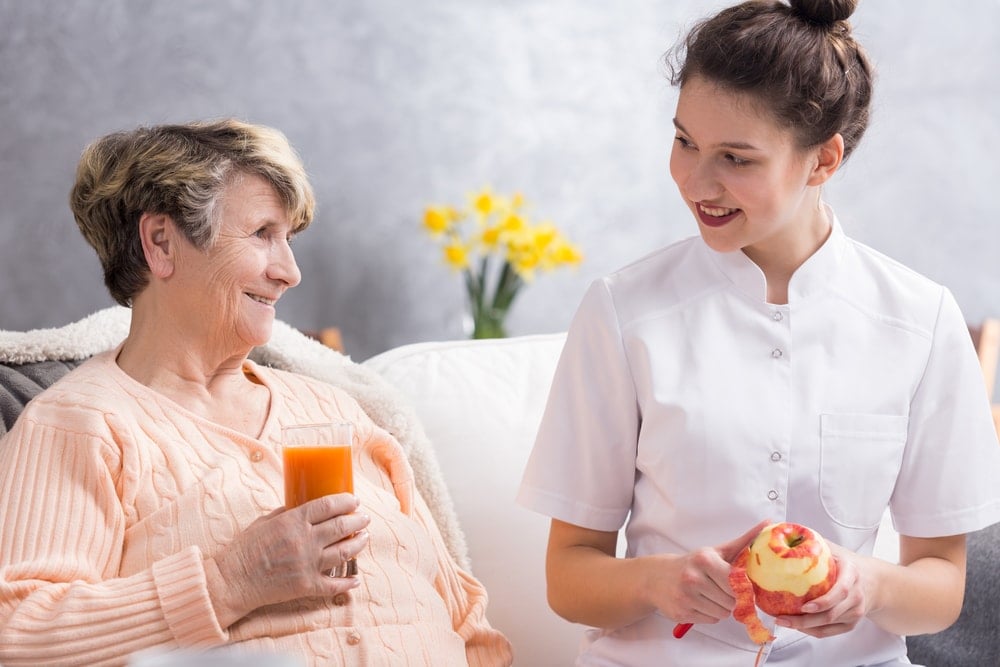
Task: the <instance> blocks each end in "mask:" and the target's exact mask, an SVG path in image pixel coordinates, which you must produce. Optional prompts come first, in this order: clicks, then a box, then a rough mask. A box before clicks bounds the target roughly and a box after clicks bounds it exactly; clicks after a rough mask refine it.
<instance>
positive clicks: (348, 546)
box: [206, 493, 370, 628]
mask: <svg viewBox="0 0 1000 667" xmlns="http://www.w3.org/2000/svg"><path fill="white" fill-rule="evenodd" d="M357 510H358V500H357V498H356V497H355V496H353V495H351V494H347V493H340V494H336V495H331V496H324V497H322V498H317V499H315V500H311V501H309V502H307V503H304V504H302V505H300V506H298V507H295V508H293V509H285V508H284V507H281V508H278V509H276V510H275V511H273V512H271V513H270V514H267V515H266V516H263V517H261V518H259V519H257V520H256V521H254V522H253V523H252V524H250V525H249V526H247V528H246V529H245V530H244V531H243V532H241V533H240V534H238V535H237V536H236V537H235V538H234V539H233V541H232V542H230V543H229V544H228V545H227V546H226V547H225V548H224V549H223V550H222V551H221V552H220V553H218V554H217V555H216V556H215V558H214V559H211V560H210V561H207V563H206V573H207V576H208V578H209V581H208V584H209V593H210V595H211V597H212V602H213V605H214V606H215V609H216V616H217V617H218V618H219V623H220V625H222V627H223V628H225V627H228V626H229V625H230V624H232V623H233V622H235V621H236V620H238V619H240V618H242V617H243V616H245V615H246V614H248V613H250V612H251V611H253V610H254V609H257V608H258V607H263V606H266V605H270V604H277V603H280V602H286V601H288V600H294V599H297V598H302V597H333V596H335V595H337V594H339V593H344V592H347V591H349V590H350V589H352V588H355V587H356V586H357V585H358V581H357V579H356V578H354V577H349V578H334V577H330V576H328V575H327V574H326V573H327V572H329V571H330V570H331V569H332V568H334V567H336V566H338V565H340V564H341V563H343V562H344V561H347V560H349V559H351V558H354V557H355V556H357V555H358V554H359V553H360V552H361V550H362V549H363V548H364V547H365V545H366V544H367V543H368V533H367V531H365V530H364V529H365V528H366V527H367V526H368V524H369V521H370V519H369V518H368V516H367V515H365V514H364V513H363V512H358V511H357ZM212 564H214V566H215V567H214V568H213V567H212Z"/></svg>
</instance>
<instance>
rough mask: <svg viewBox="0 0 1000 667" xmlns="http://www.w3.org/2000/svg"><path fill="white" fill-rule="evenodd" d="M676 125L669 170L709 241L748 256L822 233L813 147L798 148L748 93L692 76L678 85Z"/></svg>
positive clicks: (720, 248)
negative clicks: (813, 180) (813, 183)
mask: <svg viewBox="0 0 1000 667" xmlns="http://www.w3.org/2000/svg"><path fill="white" fill-rule="evenodd" d="M674 125H675V126H676V128H677V136H676V139H675V141H674V146H673V150H672V152H671V155H670V175H671V176H672V177H673V179H674V181H675V182H676V183H677V187H678V189H679V190H680V193H681V196H682V197H683V198H684V201H685V202H686V203H687V205H688V208H690V209H691V211H692V213H694V217H695V220H697V222H698V229H699V231H700V232H701V235H702V238H704V240H705V242H706V243H707V244H708V245H709V247H711V248H712V249H714V250H717V251H719V252H731V251H735V250H740V249H743V250H745V251H746V252H747V254H749V255H751V257H753V253H752V251H753V250H755V249H759V250H761V251H773V250H782V249H783V248H782V246H783V245H785V244H792V245H791V247H793V248H797V247H799V246H801V245H802V244H803V241H804V240H805V238H806V237H808V238H813V237H814V236H815V235H816V234H817V233H820V232H821V233H822V235H823V236H825V234H826V227H828V224H829V223H828V222H827V221H826V220H825V217H824V216H823V214H822V212H821V210H820V206H819V188H818V187H811V186H810V184H809V183H810V176H811V174H812V171H813V168H814V166H815V160H816V157H815V151H803V150H801V149H799V148H798V147H797V146H796V144H795V140H794V136H793V135H792V133H791V131H790V130H787V129H785V128H782V127H780V126H779V125H778V124H777V123H776V122H775V121H774V120H773V119H772V118H771V117H770V116H768V115H766V114H765V113H762V112H761V111H760V110H759V108H758V107H757V106H755V105H754V103H753V101H752V100H751V99H750V98H748V97H746V96H742V95H738V94H734V93H731V92H727V91H725V90H723V89H721V88H719V87H718V86H716V85H714V84H712V83H711V82H708V81H706V80H704V79H701V78H698V77H695V78H693V79H691V80H689V81H688V82H687V83H685V84H684V87H683V88H681V91H680V97H679V99H678V102H677V116H676V118H675V119H674ZM820 226H822V227H823V229H819V227H820ZM813 249H815V248H813Z"/></svg>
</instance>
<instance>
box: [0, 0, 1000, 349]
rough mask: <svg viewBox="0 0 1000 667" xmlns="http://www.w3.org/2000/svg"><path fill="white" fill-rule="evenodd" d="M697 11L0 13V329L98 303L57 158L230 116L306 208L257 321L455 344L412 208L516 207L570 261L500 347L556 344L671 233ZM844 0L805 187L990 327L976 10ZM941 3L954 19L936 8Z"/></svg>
mask: <svg viewBox="0 0 1000 667" xmlns="http://www.w3.org/2000/svg"><path fill="white" fill-rule="evenodd" d="M719 6H720V3H719V2H710V1H706V0H702V1H700V2H699V1H697V0H623V1H621V2H613V3H611V2H603V1H600V0H551V1H545V2H530V1H528V0H507V1H501V0H494V1H487V0H432V1H431V0H429V1H414V0H367V1H365V2H352V1H349V0H299V1H297V2H281V3H279V2H250V1H249V0H243V1H240V0H214V1H212V2H203V1H202V0H171V1H169V2H168V1H166V0H163V1H160V2H153V1H151V0H77V1H75V2H63V1H58V0H32V1H28V0H0V63H2V65H0V202H2V205H0V328H6V329H26V328H34V327H47V326H57V325H61V324H64V323H67V322H69V321H72V320H75V319H78V318H80V317H82V316H84V315H86V314H88V313H90V312H91V311H93V310H95V309H97V308H100V307H103V306H105V305H107V304H109V303H110V300H109V298H108V297H107V296H106V294H105V291H104V288H103V284H102V281H101V276H100V271H99V266H98V263H97V260H96V259H95V257H94V255H93V252H92V251H91V250H90V248H89V247H87V246H86V244H85V243H84V242H83V240H82V238H81V237H80V236H79V234H78V232H77V231H76V229H75V226H74V225H73V222H72V217H71V216H70V214H69V210H68V207H67V205H66V197H67V193H68V190H69V187H70V184H71V180H72V175H73V169H74V166H75V163H76V159H77V157H78V156H79V153H80V150H81V149H82V147H83V146H84V145H85V144H86V143H87V142H88V141H90V140H91V139H93V138H94V137H96V136H98V135H100V134H103V133H105V132H109V131H112V130H117V129H121V128H124V127H132V126H135V125H138V124H148V123H158V122H166V121H181V120H188V119H192V118H200V117H216V116H223V115H236V116H239V117H242V118H245V119H247V120H250V121H254V122H260V123H266V124H271V125H274V126H277V127H279V128H281V129H282V130H284V131H285V132H286V133H287V134H288V136H289V137H290V139H291V140H292V142H293V144H295V145H296V147H297V148H298V149H299V151H300V152H301V154H302V156H303V158H304V160H305V162H306V165H307V167H308V169H309V171H310V173H311V175H312V179H313V182H314V185H315V187H316V190H317V195H318V199H319V216H318V219H317V222H316V224H314V226H313V227H312V228H311V229H310V231H309V232H308V233H307V236H303V237H302V239H301V242H300V243H299V244H298V246H297V255H298V258H299V262H300V265H301V267H302V269H303V273H304V275H305V280H304V281H303V284H302V285H301V286H300V287H299V288H298V289H297V290H294V291H292V292H290V293H289V294H288V295H287V297H286V298H285V299H284V300H283V302H282V304H280V306H279V317H281V318H282V319H284V320H286V321H288V322H290V323H292V324H295V325H297V326H300V327H303V328H314V327H318V326H322V325H328V324H335V325H339V326H340V327H341V328H342V329H343V331H344V334H345V338H346V343H347V346H348V348H349V352H351V353H352V355H353V356H354V358H355V359H359V360H360V359H364V358H366V357H368V356H370V355H371V354H374V353H377V352H379V351H382V350H384V349H387V348H389V347H392V346H395V345H399V344H403V343H408V342H413V341H418V340H428V339H442V338H454V337H460V336H461V335H462V329H461V319H462V312H463V297H462V291H461V286H460V281H459V280H458V278H457V277H456V276H453V275H451V274H449V273H448V271H447V270H446V269H445V268H443V267H442V266H441V265H440V264H439V262H438V257H437V252H436V249H435V248H434V247H433V246H432V245H431V244H430V242H429V241H428V240H427V239H426V238H425V237H424V236H423V235H422V233H421V232H420V231H419V227H418V224H419V221H420V215H421V211H422V208H423V206H424V205H425V204H427V203H429V202H432V201H439V202H448V201H456V200H459V199H460V198H461V197H463V196H464V193H465V192H466V191H467V190H470V189H473V188H476V187H479V186H480V185H483V184H486V183H491V184H493V185H494V186H495V187H496V188H497V189H499V190H504V191H509V190H515V189H519V190H522V191H523V192H525V193H526V195H527V196H528V197H529V198H530V199H531V200H532V201H533V202H534V203H535V206H536V209H537V210H538V212H539V213H543V214H545V215H547V216H548V217H551V218H552V219H553V220H555V221H556V222H557V223H559V224H560V225H561V226H562V227H563V228H564V230H565V231H566V232H567V233H568V234H569V235H571V236H572V237H573V238H574V239H575V240H577V241H578V242H579V243H580V244H581V245H582V246H583V249H584V251H585V252H586V253H587V262H586V263H585V264H584V265H583V266H582V267H581V268H580V269H579V270H578V271H577V272H575V273H573V272H567V273H558V274H553V275H551V276H547V277H545V278H543V279H542V280H540V281H539V282H538V283H536V284H535V285H533V286H532V287H531V288H530V289H528V290H527V291H526V292H524V294H523V295H522V297H521V299H520V300H519V301H518V302H517V304H516V305H515V309H514V311H513V313H512V319H511V328H512V333H514V334H523V333H537V332H547V331H556V330H560V329H563V328H565V327H566V326H567V325H568V323H569V318H570V316H571V314H572V312H573V310H574V308H575V306H576V303H577V301H578V299H579V298H580V296H581V295H582V293H583V290H584V288H585V286H586V284H587V283H588V282H589V281H590V280H591V279H592V278H594V277H596V276H598V275H601V274H603V273H606V272H608V271H610V270H612V269H614V268H615V267H617V266H619V265H621V264H624V263H626V262H628V261H630V260H631V259H633V258H635V257H637V256H638V255H640V254H642V253H645V252H647V251H648V250H650V249H652V248H654V247H656V246H658V245H661V244H664V243H667V242H670V241H672V240H675V239H678V238H680V237H683V236H686V235H689V234H691V233H694V231H695V226H694V223H693V222H692V221H691V220H690V218H689V214H688V213H687V212H686V210H685V209H684V208H683V207H682V206H681V205H680V203H679V201H678V198H677V195H676V193H675V190H674V186H673V184H672V182H671V181H670V177H669V174H668V172H667V161H668V154H669V150H670V142H671V138H672V132H671V127H670V118H671V114H672V110H673V105H674V101H675V93H674V91H673V90H672V89H671V88H670V87H669V86H668V84H667V83H666V81H665V79H664V77H663V72H662V68H661V65H660V62H659V59H660V56H661V54H662V53H663V52H664V51H665V50H666V49H667V48H668V46H669V45H670V44H671V43H672V42H673V41H674V39H675V37H676V36H677V35H678V34H679V32H680V31H681V30H682V28H683V27H684V26H686V25H689V24H690V22H691V20H692V19H693V18H695V17H697V16H700V15H703V14H705V13H707V12H709V11H710V10H712V9H715V8H717V7H719ZM951 7H952V5H948V4H947V3H941V2H930V1H929V0H864V1H863V2H862V3H861V6H860V9H859V11H858V12H857V14H856V16H855V21H854V23H855V26H856V29H857V32H858V34H859V36H860V37H861V39H862V40H863V41H864V42H865V43H866V44H867V46H868V48H869V50H870V52H871V54H872V56H873V57H874V59H875V60H876V62H877V64H878V66H879V70H880V81H879V87H878V97H877V102H876V112H875V118H874V125H873V126H872V128H871V130H870V134H869V136H868V137H867V139H866V141H865V142H864V143H863V144H862V146H861V148H860V150H859V152H858V153H857V154H856V155H855V156H854V157H853V158H852V160H851V162H850V163H849V164H848V165H847V167H846V169H845V171H844V172H843V173H842V174H841V175H840V176H838V177H837V178H836V181H835V182H834V183H833V184H832V185H831V186H830V187H829V192H828V196H829V199H831V200H832V201H833V203H834V204H835V206H836V207H837V209H838V211H839V213H840V215H841V217H842V219H843V222H844V224H845V227H846V228H847V230H848V232H849V233H850V234H852V235H854V236H856V237H857V238H860V239H861V240H863V241H866V242H868V243H870V244H872V245H874V246H875V247H877V248H879V249H880V250H882V251H883V252H886V253H887V254H889V255H891V256H894V257H896V258H897V259H899V260H901V261H902V262H904V263H906V264H908V265H910V266H912V267H914V268H915V269H917V270H919V271H921V272H923V273H925V274H927V275H929V276H931V277H932V278H934V279H936V280H938V281H940V282H943V283H945V284H947V285H949V286H950V287H951V288H952V289H953V291H954V292H955V294H956V297H957V298H958V301H959V303H960V304H961V305H962V307H963V309H964V311H965V313H966V316H967V318H968V319H970V320H978V319H980V318H982V317H984V316H986V315H988V314H992V315H1000V269H998V267H997V264H996V257H997V256H998V251H1000V226H998V224H997V222H996V217H997V203H996V193H997V191H998V186H997V183H998V181H1000V166H998V164H1000V162H998V155H1000V123H998V119H1000V83H998V76H997V74H996V72H997V69H998V66H1000V2H998V1H997V0H964V1H963V2H962V3H959V4H956V5H954V7H955V9H952V8H951ZM959 8H960V9H959Z"/></svg>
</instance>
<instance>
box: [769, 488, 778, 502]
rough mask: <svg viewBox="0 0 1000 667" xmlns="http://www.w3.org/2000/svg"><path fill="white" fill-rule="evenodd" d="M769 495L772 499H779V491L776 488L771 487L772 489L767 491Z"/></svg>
mask: <svg viewBox="0 0 1000 667" xmlns="http://www.w3.org/2000/svg"><path fill="white" fill-rule="evenodd" d="M767 497H768V499H770V500H777V499H778V492H777V491H775V490H774V489H771V490H770V491H768V492H767Z"/></svg>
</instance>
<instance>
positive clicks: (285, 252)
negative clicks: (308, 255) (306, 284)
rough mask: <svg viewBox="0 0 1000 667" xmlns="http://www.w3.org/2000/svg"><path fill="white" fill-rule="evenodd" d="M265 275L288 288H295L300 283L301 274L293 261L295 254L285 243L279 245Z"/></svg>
mask: <svg viewBox="0 0 1000 667" xmlns="http://www.w3.org/2000/svg"><path fill="white" fill-rule="evenodd" d="M267 275H268V277H269V278H271V279H273V280H280V281H281V282H283V283H285V285H287V286H288V287H295V286H296V285H298V284H299V283H300V282H302V272H301V271H299V265H298V263H297V262H296V261H295V253H294V252H292V246H290V245H289V244H288V242H287V241H285V242H283V243H279V244H278V245H277V247H276V249H275V252H274V255H273V256H272V258H271V262H270V264H269V265H268V271H267Z"/></svg>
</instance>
